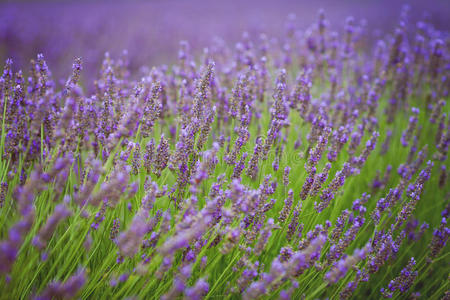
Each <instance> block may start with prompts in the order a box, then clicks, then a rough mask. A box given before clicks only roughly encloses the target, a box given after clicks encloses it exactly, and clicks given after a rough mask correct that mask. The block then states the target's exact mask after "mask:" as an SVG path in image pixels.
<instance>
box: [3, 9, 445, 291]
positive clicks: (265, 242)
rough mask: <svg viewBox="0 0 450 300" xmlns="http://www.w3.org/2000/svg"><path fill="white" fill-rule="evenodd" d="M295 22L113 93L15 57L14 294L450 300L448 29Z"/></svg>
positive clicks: (104, 77)
mask: <svg viewBox="0 0 450 300" xmlns="http://www.w3.org/2000/svg"><path fill="white" fill-rule="evenodd" d="M293 24H294V21H293V19H292V17H290V18H289V20H288V21H287V23H286V31H285V34H284V36H282V37H277V38H273V37H269V36H266V35H264V34H261V35H260V36H256V37H254V36H250V35H249V34H244V35H243V36H242V39H241V41H240V42H239V43H237V44H236V45H235V47H231V48H230V47H228V46H227V45H226V44H225V43H218V44H215V45H213V46H212V47H210V48H207V49H205V50H204V52H203V53H202V54H200V55H198V53H191V51H190V49H189V44H188V43H187V42H182V43H181V44H180V50H179V54H178V62H176V63H175V64H173V65H172V66H170V67H167V66H162V67H154V68H152V69H151V70H146V71H145V72H146V75H145V76H144V77H142V78H140V79H139V80H137V81H136V80H133V79H132V76H131V74H130V71H129V69H128V64H129V58H128V57H127V55H126V53H124V55H123V56H122V57H119V58H117V59H114V58H112V57H110V56H109V55H108V54H106V55H105V58H104V60H103V63H102V67H101V70H100V72H99V76H98V79H97V80H96V81H95V83H94V86H95V92H94V93H93V94H86V92H85V90H84V89H83V85H84V84H83V82H82V77H83V66H82V60H81V59H76V60H75V61H74V64H73V68H72V74H71V75H70V77H69V78H68V80H67V81H66V83H65V85H63V86H60V85H59V84H57V83H55V81H54V79H53V78H52V75H51V72H50V70H49V68H48V67H47V65H46V62H45V59H44V56H43V55H41V54H40V55H38V56H37V59H36V60H33V61H32V62H31V68H30V70H29V71H28V72H24V73H22V71H14V65H13V62H12V61H11V60H8V61H7V62H6V65H5V67H4V69H3V75H2V77H1V79H0V99H1V103H0V105H1V106H0V107H2V109H3V114H2V116H1V120H0V122H1V126H2V127H1V128H2V129H1V133H2V134H1V142H0V149H1V160H0V165H1V167H0V178H1V190H0V207H1V208H0V233H1V239H2V240H1V242H0V250H1V251H0V274H1V277H0V290H1V297H2V298H3V297H5V299H6V298H8V299H15V298H23V297H32V298H35V299H53V298H57V299H60V298H63V299H70V298H73V297H81V298H123V297H136V298H161V299H176V298H181V297H184V298H186V299H201V298H203V297H207V298H212V297H216V298H217V297H219V298H222V297H225V298H241V297H242V298H243V299H258V298H265V297H268V298H281V299H298V298H308V299H314V298H317V297H319V298H323V297H330V298H333V299H334V298H342V299H346V298H350V297H355V298H358V297H363V296H367V297H371V298H377V297H380V296H384V297H400V298H407V297H412V298H419V297H421V296H423V297H426V298H427V299H431V298H433V299H435V298H439V297H448V296H449V292H448V289H449V282H448V278H447V277H448V262H449V258H448V255H447V254H448V248H446V247H445V246H446V242H447V239H448V236H449V234H450V231H449V228H448V226H447V219H448V217H449V214H450V207H449V192H450V189H449V185H448V183H447V175H448V171H447V167H448V156H447V154H448V145H449V140H450V131H449V127H450V121H449V118H448V112H449V105H448V104H447V102H448V98H449V97H448V92H449V86H450V82H449V81H450V77H449V75H450V73H449V70H450V69H449V66H450V53H449V37H448V34H447V33H445V32H439V31H437V30H435V29H434V28H433V26H432V25H431V24H430V23H427V22H418V23H416V24H414V23H412V22H411V20H409V19H408V14H407V10H403V11H402V14H401V17H400V21H399V25H398V27H397V28H395V30H394V31H393V32H391V33H386V36H385V37H383V38H382V39H380V40H379V41H378V42H377V43H376V45H375V47H374V49H372V48H370V47H368V46H367V45H366V44H364V43H362V39H361V38H362V36H363V35H364V34H366V30H367V28H366V27H364V26H362V25H361V24H360V23H358V22H356V21H355V20H354V19H353V18H348V19H347V20H346V21H345V27H344V30H343V31H342V32H334V31H333V30H332V27H331V26H329V23H328V21H327V19H326V18H325V15H324V13H323V12H320V13H319V16H318V21H317V23H316V24H313V25H311V26H310V27H309V28H308V29H307V30H305V31H302V30H300V29H299V28H296V27H295V26H294V25H293Z"/></svg>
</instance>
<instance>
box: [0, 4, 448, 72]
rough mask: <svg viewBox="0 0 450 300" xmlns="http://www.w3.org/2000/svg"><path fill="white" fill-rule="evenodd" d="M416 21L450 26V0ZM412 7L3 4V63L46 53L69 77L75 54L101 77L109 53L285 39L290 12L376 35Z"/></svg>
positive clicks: (417, 9)
mask: <svg viewBox="0 0 450 300" xmlns="http://www.w3.org/2000/svg"><path fill="white" fill-rule="evenodd" d="M407 3H408V4H409V5H410V6H411V20H413V21H414V22H415V21H418V20H420V19H421V18H423V17H424V14H428V17H427V18H429V20H431V21H432V23H434V25H435V26H436V28H438V29H443V30H447V31H448V29H449V27H450V22H449V21H448V20H449V19H450V1H447V0H442V1H441V0H432V1H430V0H426V1H425V0H422V1H409V2H407ZM404 4H405V2H403V1H395V0H389V1H386V0H382V1H362V0H352V1H336V0H328V1H325V0H319V1H318V0H315V1H299V0H278V1H261V0H257V1H256V0H252V1H242V0H241V1H239V0H228V1H206V0H202V1H200V0H193V1H176V0H166V1H162V0H160V1H146V2H124V1H120V2H119V1H116V2H114V1H113V2H112V1H108V2H98V1H97V2H93V3H91V2H67V1H65V2H23V3H3V4H0V59H2V60H3V61H4V60H5V59H6V58H7V57H11V58H13V60H14V65H15V68H18V67H21V68H26V69H28V62H29V60H30V58H33V57H35V56H36V54H37V53H43V54H44V57H45V59H46V60H47V62H48V65H49V67H50V69H51V70H53V73H54V75H56V76H57V77H59V76H67V75H68V74H70V72H71V64H72V61H73V58H74V57H82V58H83V62H84V66H85V72H96V68H98V66H99V64H100V63H101V60H102V58H103V55H104V53H105V51H109V52H110V53H111V54H112V55H113V56H117V55H118V54H119V53H121V52H122V51H123V50H124V49H127V50H128V53H129V58H130V64H131V68H132V69H136V68H137V67H138V66H142V65H148V66H151V65H155V64H161V63H170V62H171V61H173V59H174V58H175V57H176V55H177V51H178V45H179V41H180V40H187V41H189V43H190V45H191V48H193V49H202V48H203V47H205V46H207V45H209V44H211V41H212V39H213V37H215V36H218V37H221V38H222V39H223V40H224V41H226V42H227V43H230V44H231V43H233V42H235V41H236V40H237V39H238V38H239V37H240V36H241V35H242V32H243V31H248V32H249V33H250V35H251V36H252V34H254V35H255V36H256V33H260V32H266V33H269V34H270V35H273V36H277V35H279V34H280V35H281V34H283V31H284V23H285V21H286V19H287V16H288V15H289V14H290V13H294V14H295V15H296V16H297V19H296V22H297V23H298V25H299V26H300V28H306V27H307V26H308V25H310V24H311V23H312V22H315V20H316V19H317V12H318V10H319V9H320V8H323V9H324V10H325V14H326V17H327V18H328V19H329V20H330V23H331V24H330V25H331V28H332V30H333V27H334V28H336V29H337V30H338V29H339V28H342V26H343V24H344V20H345V18H346V17H347V16H349V15H352V16H354V17H356V18H357V20H361V19H365V20H366V21H367V24H368V28H369V31H368V32H369V33H370V34H373V35H374V39H375V38H376V29H377V28H389V30H393V26H394V25H395V23H396V22H398V17H399V14H400V9H401V7H402V5H404Z"/></svg>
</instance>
